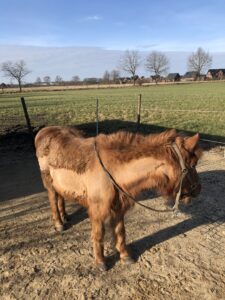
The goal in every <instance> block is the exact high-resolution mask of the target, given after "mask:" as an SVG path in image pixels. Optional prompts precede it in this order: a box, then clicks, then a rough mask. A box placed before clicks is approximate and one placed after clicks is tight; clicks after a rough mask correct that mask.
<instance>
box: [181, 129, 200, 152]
mask: <svg viewBox="0 0 225 300" xmlns="http://www.w3.org/2000/svg"><path fill="white" fill-rule="evenodd" d="M199 139H200V135H199V133H196V134H195V135H193V136H191V137H189V138H187V139H186V140H185V142H184V143H185V147H186V149H187V150H189V151H190V152H193V151H194V149H195V147H196V146H197V144H198V141H199Z"/></svg>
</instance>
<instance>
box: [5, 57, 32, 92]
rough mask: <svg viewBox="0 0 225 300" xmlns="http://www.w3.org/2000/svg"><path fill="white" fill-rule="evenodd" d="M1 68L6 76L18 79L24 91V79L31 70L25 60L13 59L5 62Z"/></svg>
mask: <svg viewBox="0 0 225 300" xmlns="http://www.w3.org/2000/svg"><path fill="white" fill-rule="evenodd" d="M1 70H2V72H3V73H4V76H5V77H8V78H10V79H12V80H14V79H15V80H17V82H18V85H19V89H20V92H22V79H23V78H24V77H25V76H26V75H27V74H29V73H30V72H31V71H29V70H28V69H27V67H26V63H25V61H24V60H20V61H18V62H14V63H13V62H12V61H8V62H4V63H3V64H2V66H1Z"/></svg>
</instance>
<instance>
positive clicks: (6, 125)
mask: <svg viewBox="0 0 225 300" xmlns="http://www.w3.org/2000/svg"><path fill="white" fill-rule="evenodd" d="M100 94H101V93H100ZM45 97H46V96H45ZM26 98H27V97H26ZM107 98H108V99H105V98H103V96H102V95H100V99H99V98H95V97H93V96H92V97H90V98H87V97H86V98H85V97H83V98H81V99H80V100H79V101H77V100H74V99H73V98H72V97H71V98H69V99H68V100H66V101H65V100H62V99H61V98H58V99H52V98H51V95H50V97H49V96H48V97H46V98H44V99H41V100H40V98H39V97H38V96H37V97H34V98H32V99H30V98H29V95H28V101H26V103H27V109H26V106H25V101H24V99H23V98H21V99H22V100H21V101H20V99H19V98H16V99H15V100H14V101H13V102H10V99H8V97H6V98H5V99H4V101H1V103H0V110H1V111H3V114H2V115H1V122H0V135H3V134H7V133H9V132H17V131H26V130H27V126H28V129H29V131H30V132H31V127H33V128H39V127H42V126H46V125H77V124H81V123H83V124H86V125H88V124H89V125H90V126H91V130H92V132H94V133H96V131H97V133H98V132H99V131H100V132H101V130H102V129H104V130H105V128H102V126H103V125H102V122H104V121H105V122H106V125H105V126H110V128H109V132H112V131H115V130H117V129H124V128H125V129H129V130H143V129H144V131H147V132H149V131H150V132H152V131H157V130H158V131H159V130H163V129H165V128H168V127H169V128H172V127H175V128H178V129H181V130H184V131H190V132H191V131H193V132H196V131H200V132H203V133H204V129H202V128H203V127H202V124H203V125H204V126H205V128H206V129H207V126H209V127H210V126H215V125H217V124H218V119H219V117H218V116H219V115H221V114H222V120H221V122H222V124H224V123H223V119H224V117H225V114H224V111H218V110H212V111H211V110H208V109H201V110H200V109H187V108H185V109H180V108H179V109H176V108H174V107H167V108H157V107H154V105H152V106H150V105H149V103H148V102H147V101H146V99H145V97H143V95H142V94H138V95H135V96H132V98H131V97H123V95H122V97H121V95H120V98H118V99H116V100H115V97H114V98H113V97H112V96H110V95H109V96H108V97H107ZM97 99H98V100H97ZM96 100H97V106H96ZM21 104H22V105H21ZM27 111H28V113H29V115H28V113H27ZM96 112H97V116H96ZM24 114H25V115H24ZM24 116H25V117H24ZM29 118H30V120H29ZM210 118H211V120H210ZM196 119H197V120H196ZM96 120H97V121H98V122H100V123H98V125H96ZM107 121H108V122H107ZM210 122H211V125H210ZM216 123H217V124H216ZM222 130H223V129H222ZM205 133H207V132H206V131H205ZM204 139H205V140H214V141H215V142H218V143H220V144H221V145H224V142H225V140H224V138H223V134H217V133H216V132H215V134H207V135H205V136H204Z"/></svg>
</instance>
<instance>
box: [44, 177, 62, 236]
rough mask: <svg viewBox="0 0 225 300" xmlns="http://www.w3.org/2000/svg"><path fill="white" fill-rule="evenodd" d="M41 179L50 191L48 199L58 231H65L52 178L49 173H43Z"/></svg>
mask: <svg viewBox="0 0 225 300" xmlns="http://www.w3.org/2000/svg"><path fill="white" fill-rule="evenodd" d="M41 177H42V181H43V184H44V186H45V188H46V189H47V191H48V199H49V203H50V206H51V210H52V217H53V220H54V222H55V229H56V231H63V224H62V220H61V217H60V213H59V209H58V203H57V202H58V194H57V193H56V191H55V189H54V188H53V186H52V178H51V176H50V173H49V172H48V171H42V172H41Z"/></svg>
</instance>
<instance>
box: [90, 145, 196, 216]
mask: <svg viewBox="0 0 225 300" xmlns="http://www.w3.org/2000/svg"><path fill="white" fill-rule="evenodd" d="M167 146H170V147H172V149H173V151H174V152H175V154H176V156H177V157H178V161H179V164H180V167H181V178H180V182H179V190H178V192H177V194H176V200H175V204H174V206H173V207H172V209H165V210H160V209H155V208H152V207H150V206H146V205H144V204H142V203H140V202H137V200H136V199H135V198H134V197H132V196H131V195H130V194H128V193H127V192H126V191H124V190H123V188H122V187H121V186H120V185H119V184H118V183H117V182H116V181H115V179H114V178H113V176H112V175H111V174H110V172H109V171H108V170H107V169H106V167H105V165H104V164H103V161H102V159H101V157H100V155H99V152H98V149H97V143H96V140H95V141H94V149H95V152H96V155H97V158H98V160H99V162H100V165H101V166H102V169H103V170H104V171H105V173H106V174H107V176H108V177H109V179H110V180H111V182H112V183H113V185H114V186H115V187H116V188H117V189H118V191H119V192H121V193H122V194H123V195H125V196H126V197H128V198H130V199H131V200H133V201H134V202H136V203H137V204H138V205H140V206H142V207H144V208H146V209H149V210H151V211H154V212H171V211H177V210H178V208H179V202H180V198H181V189H182V183H183V180H184V178H185V176H186V175H187V174H188V170H187V168H186V166H185V163H184V160H183V157H182V155H181V153H180V150H179V148H178V147H177V145H176V143H172V144H168V145H167ZM188 179H189V181H190V178H189V176H188Z"/></svg>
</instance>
